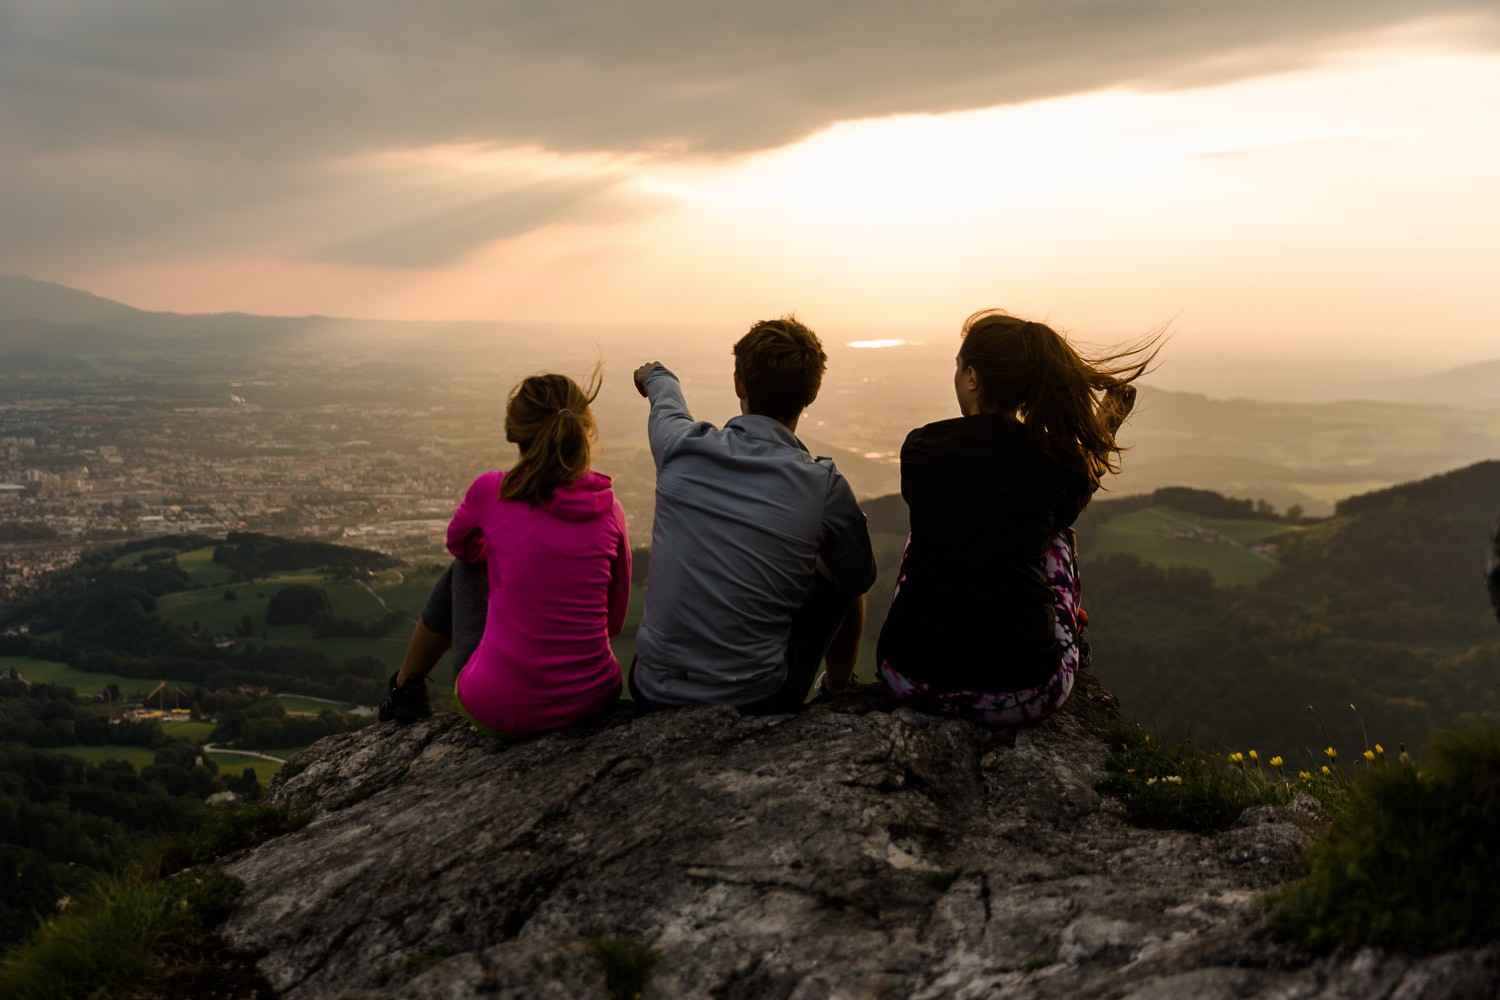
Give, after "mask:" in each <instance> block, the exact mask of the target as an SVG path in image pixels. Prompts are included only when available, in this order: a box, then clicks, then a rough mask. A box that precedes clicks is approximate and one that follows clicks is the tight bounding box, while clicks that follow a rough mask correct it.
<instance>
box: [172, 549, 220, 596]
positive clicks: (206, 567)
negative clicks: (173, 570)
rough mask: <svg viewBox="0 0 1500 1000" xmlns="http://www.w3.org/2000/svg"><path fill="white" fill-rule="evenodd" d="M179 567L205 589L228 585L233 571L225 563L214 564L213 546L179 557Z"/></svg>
mask: <svg viewBox="0 0 1500 1000" xmlns="http://www.w3.org/2000/svg"><path fill="white" fill-rule="evenodd" d="M177 565H178V567H179V568H181V569H182V570H184V571H185V572H186V573H187V575H188V576H189V577H191V578H192V581H193V582H194V583H196V584H199V585H201V586H204V587H213V586H217V585H218V584H222V583H228V582H229V578H230V577H231V576H233V575H234V573H233V571H231V570H230V569H229V567H228V566H225V565H224V564H223V563H216V562H214V550H213V546H209V547H207V548H202V549H194V550H193V551H191V552H184V553H182V554H180V555H179V556H178V557H177Z"/></svg>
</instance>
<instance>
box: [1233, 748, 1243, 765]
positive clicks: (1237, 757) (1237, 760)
mask: <svg viewBox="0 0 1500 1000" xmlns="http://www.w3.org/2000/svg"><path fill="white" fill-rule="evenodd" d="M1244 762H1245V755H1244V754H1242V753H1239V752H1238V751H1236V752H1234V753H1232V754H1230V755H1229V763H1231V764H1243V763H1244Z"/></svg>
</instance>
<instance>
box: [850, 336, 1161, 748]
mask: <svg viewBox="0 0 1500 1000" xmlns="http://www.w3.org/2000/svg"><path fill="white" fill-rule="evenodd" d="M962 338H963V342H962V344H961V345H960V347H959V353H958V370H957V372H956V374H955V375H954V392H955V394H956V395H957V397H958V405H959V410H960V412H961V413H962V414H963V416H961V417H958V418H955V419H952V420H941V421H938V422H937V423H933V424H928V425H927V426H925V427H918V428H917V429H916V430H914V431H912V432H911V433H910V434H909V435H907V438H906V443H905V444H904V445H903V446H902V448H901V496H902V497H903V498H904V499H905V500H906V503H907V506H908V507H909V508H910V510H911V535H910V536H909V537H908V539H907V544H906V552H905V554H904V555H903V556H902V560H901V573H900V577H899V578H898V580H897V583H896V595H895V599H894V601H893V602H892V604H891V610H890V614H889V615H888V616H887V617H886V620H885V625H884V627H883V628H882V629H881V631H880V643H879V646H878V647H877V651H876V656H877V662H878V664H879V666H878V673H879V676H880V678H881V680H882V681H884V682H885V684H886V686H887V687H889V688H890V689H891V691H892V692H893V693H894V694H895V695H896V696H897V697H898V698H901V699H902V700H904V701H908V702H909V703H911V704H912V705H913V706H915V707H917V708H921V709H924V710H927V711H935V712H944V713H948V714H953V715H960V716H963V717H965V718H968V719H972V720H973V721H975V722H978V723H981V724H983V725H988V726H997V727H999V726H1014V725H1019V724H1021V723H1025V722H1034V721H1037V720H1039V719H1043V718H1045V717H1047V716H1048V715H1050V714H1052V712H1054V711H1056V709H1057V708H1058V706H1060V705H1061V704H1062V703H1063V701H1064V700H1065V699H1066V698H1067V697H1068V693H1069V692H1070V691H1071V690H1072V688H1073V675H1074V674H1075V673H1076V672H1077V670H1078V666H1079V643H1078V633H1079V628H1080V620H1079V619H1080V611H1079V606H1078V602H1079V582H1078V571H1077V564H1076V553H1075V551H1074V546H1073V537H1072V535H1073V533H1072V530H1071V525H1072V524H1073V521H1074V520H1075V519H1076V518H1077V517H1078V514H1079V512H1080V511H1081V510H1083V508H1084V506H1085V505H1086V504H1087V503H1088V502H1089V498H1090V497H1092V496H1093V493H1094V491H1095V490H1096V489H1098V487H1099V480H1100V478H1101V477H1102V476H1103V475H1104V474H1105V473H1106V472H1118V471H1119V463H1118V456H1119V452H1120V449H1119V446H1118V445H1117V444H1116V442H1115V432H1116V431H1117V430H1118V429H1119V426H1120V423H1121V422H1122V421H1123V420H1124V419H1125V416H1126V414H1128V413H1129V412H1130V408H1131V406H1132V405H1133V404H1134V402H1135V388H1134V387H1133V386H1132V385H1131V384H1130V383H1132V382H1134V381H1135V380H1136V379H1137V378H1139V377H1140V376H1141V375H1142V374H1143V373H1144V372H1145V371H1146V370H1147V369H1148V367H1149V366H1150V364H1151V362H1152V360H1153V359H1154V358H1155V356H1156V351H1157V339H1158V338H1157V337H1151V338H1149V339H1147V340H1146V341H1145V342H1144V343H1142V344H1140V345H1138V346H1136V347H1132V348H1128V349H1126V350H1123V351H1120V352H1117V353H1115V354H1112V355H1109V356H1107V357H1104V358H1099V359H1088V358H1084V357H1082V356H1080V355H1079V354H1078V353H1077V352H1076V351H1074V350H1073V348H1072V347H1070V346H1069V345H1068V343H1067V341H1065V340H1064V339H1063V338H1062V337H1061V336H1059V335H1058V334H1057V333H1056V332H1054V331H1053V330H1052V329H1051V328H1049V327H1047V326H1045V325H1044V324H1041V323H1033V322H1028V321H1026V320H1022V319H1018V318H1016V317H1013V316H1009V315H1007V314H1005V313H1003V312H1000V311H998V310H988V311H985V312H980V313H975V314H974V315H973V316H970V317H969V318H968V320H966V321H965V323H964V327H963V333H962Z"/></svg>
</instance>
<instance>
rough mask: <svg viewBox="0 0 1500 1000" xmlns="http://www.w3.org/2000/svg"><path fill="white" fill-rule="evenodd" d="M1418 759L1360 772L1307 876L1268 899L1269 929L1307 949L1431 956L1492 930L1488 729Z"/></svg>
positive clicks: (1494, 814) (1495, 847)
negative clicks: (1420, 763) (1372, 949)
mask: <svg viewBox="0 0 1500 1000" xmlns="http://www.w3.org/2000/svg"><path fill="white" fill-rule="evenodd" d="M1431 756H1432V761H1431V764H1430V766H1428V767H1425V768H1419V767H1417V766H1415V765H1414V764H1413V763H1411V762H1410V761H1408V760H1406V759H1405V755H1404V754H1403V755H1402V758H1401V759H1398V760H1395V761H1387V760H1385V759H1384V755H1383V754H1382V755H1380V759H1379V762H1378V763H1377V764H1376V765H1374V766H1371V767H1369V768H1363V769H1361V774H1360V776H1359V777H1358V778H1356V779H1355V780H1354V781H1353V782H1352V783H1351V784H1350V787H1349V792H1348V797H1347V800H1346V801H1345V802H1344V804H1343V808H1341V809H1340V810H1339V811H1338V812H1337V813H1336V815H1335V817H1334V821H1333V826H1332V829H1331V830H1330V831H1329V835H1328V838H1327V840H1326V841H1325V842H1324V843H1323V844H1321V845H1319V846H1318V847H1316V848H1314V849H1313V850H1312V851H1311V852H1310V854H1309V858H1308V860H1309V870H1308V874H1307V876H1306V877H1305V878H1303V879H1302V880H1300V881H1298V882H1295V883H1292V884H1291V885H1289V886H1287V887H1286V888H1284V889H1283V890H1282V891H1281V893H1280V894H1279V896H1278V898H1277V899H1276V900H1275V902H1274V904H1273V910H1272V912H1271V915H1270V919H1269V924H1270V927H1271V929H1272V930H1273V931H1276V932H1277V933H1279V934H1281V935H1283V936H1285V937H1289V938H1293V939H1296V940H1298V941H1300V942H1301V943H1302V944H1304V945H1305V946H1307V947H1308V948H1310V949H1312V950H1313V951H1314V952H1326V951H1329V950H1331V949H1333V948H1335V947H1339V946H1342V945H1348V946H1356V947H1357V946H1365V945H1373V946H1376V947H1380V948H1387V949H1393V950H1401V951H1409V952H1433V951H1441V950H1444V949H1448V948H1458V947H1464V946H1469V945H1477V944H1481V943H1484V942H1488V941H1493V940H1494V939H1495V938H1497V937H1500V909H1497V908H1496V906H1495V901H1494V887H1495V886H1496V885H1500V727H1497V726H1496V725H1495V724H1494V723H1486V724H1480V725H1473V726H1470V727H1467V728H1464V729H1459V730H1453V731H1449V732H1446V733H1443V734H1440V735H1439V736H1437V737H1436V738H1435V739H1434V741H1433V744H1432V748H1431Z"/></svg>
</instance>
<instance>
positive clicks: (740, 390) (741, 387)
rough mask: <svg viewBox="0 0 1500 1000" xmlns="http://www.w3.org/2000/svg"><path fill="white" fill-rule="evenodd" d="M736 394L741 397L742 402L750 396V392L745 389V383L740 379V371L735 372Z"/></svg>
mask: <svg viewBox="0 0 1500 1000" xmlns="http://www.w3.org/2000/svg"><path fill="white" fill-rule="evenodd" d="M734 394H735V395H736V396H738V397H739V399H740V400H741V402H743V401H744V400H747V399H749V398H750V394H749V393H748V392H746V391H745V383H743V382H741V381H740V374H739V372H735V373H734Z"/></svg>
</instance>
